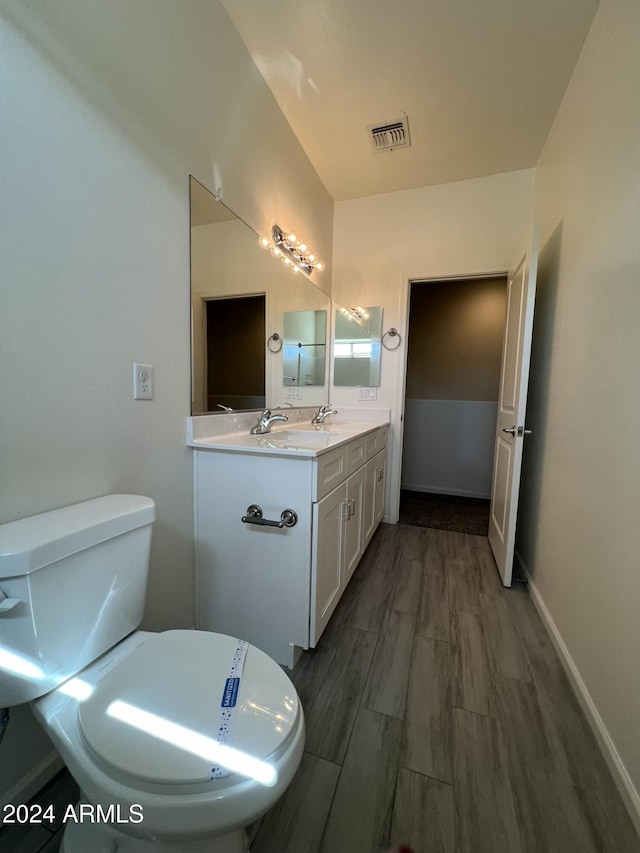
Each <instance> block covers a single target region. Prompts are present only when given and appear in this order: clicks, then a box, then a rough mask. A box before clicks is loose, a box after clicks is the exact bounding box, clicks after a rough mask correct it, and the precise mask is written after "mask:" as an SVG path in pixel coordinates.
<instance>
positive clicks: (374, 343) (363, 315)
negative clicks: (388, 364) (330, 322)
mask: <svg viewBox="0 0 640 853" xmlns="http://www.w3.org/2000/svg"><path fill="white" fill-rule="evenodd" d="M381 345H382V307H381V306H379V305H378V306H377V307H373V308H371V307H369V308H362V307H360V306H358V307H356V308H339V309H338V310H337V311H336V313H335V337H334V342H333V384H334V385H339V386H350V387H357V386H362V387H369V388H373V387H376V386H378V385H380V352H381Z"/></svg>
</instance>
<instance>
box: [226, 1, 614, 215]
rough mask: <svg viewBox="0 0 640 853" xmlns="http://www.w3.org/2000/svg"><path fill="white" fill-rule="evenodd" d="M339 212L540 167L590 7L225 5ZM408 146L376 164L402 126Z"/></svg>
mask: <svg viewBox="0 0 640 853" xmlns="http://www.w3.org/2000/svg"><path fill="white" fill-rule="evenodd" d="M222 4H223V6H224V7H225V9H226V10H227V12H228V14H229V16H230V17H231V20H232V21H233V23H234V26H235V27H236V29H237V31H238V32H239V33H240V36H241V38H242V39H243V41H244V43H245V45H246V46H247V48H248V50H249V52H250V53H251V55H252V56H253V59H254V61H255V63H256V65H257V66H258V68H259V69H260V71H261V73H262V75H263V77H264V78H265V80H266V82H267V84H268V86H269V88H270V89H271V91H272V92H273V95H274V97H275V99H276V101H277V102H278V104H279V106H280V108H281V110H282V111H283V113H284V115H285V116H286V118H287V120H288V122H289V124H290V125H291V127H292V129H293V131H294V133H295V134H296V136H297V137H298V139H299V140H300V143H301V145H302V147H303V148H304V150H305V151H306V154H307V156H308V157H309V160H310V161H311V163H312V164H313V166H314V167H315V169H316V171H317V173H318V175H319V176H320V178H321V180H322V182H323V183H324V185H325V186H326V188H327V190H328V191H329V193H330V195H331V196H332V198H333V199H334V200H336V201H340V200H344V199H351V198H359V197H363V196H369V195H375V194H378V193H386V192H392V191H395V190H404V189H411V188H416V187H423V186H429V185H432V184H440V183H446V182H449V181H459V180H465V179H468V178H475V177H481V176H483V175H492V174H497V173H500V172H508V171H512V170H516V169H526V168H531V167H533V166H535V164H536V162H537V159H538V156H539V154H540V151H541V149H542V146H543V144H544V141H545V139H546V137H547V134H548V132H549V129H550V127H551V124H552V122H553V119H554V117H555V114H556V112H557V109H558V107H559V105H560V101H561V99H562V96H563V93H564V91H565V88H566V86H567V83H568V81H569V79H570V77H571V73H572V71H573V68H574V66H575V64H576V61H577V59H578V55H579V53H580V50H581V48H582V45H583V43H584V40H585V38H586V35H587V32H588V30H589V27H590V25H591V21H592V20H593V16H594V14H595V11H596V9H597V6H598V0H536V2H533V0H398V1H397V2H395V3H383V2H382V0H269V2H256V0H222ZM403 113H404V114H406V115H407V117H408V122H409V132H410V138H411V146H410V147H408V148H397V149H395V150H392V151H388V150H386V151H375V150H374V148H373V145H372V144H371V142H370V140H369V136H368V134H367V126H368V125H372V124H380V123H386V122H389V121H394V120H396V119H398V118H402V115H403Z"/></svg>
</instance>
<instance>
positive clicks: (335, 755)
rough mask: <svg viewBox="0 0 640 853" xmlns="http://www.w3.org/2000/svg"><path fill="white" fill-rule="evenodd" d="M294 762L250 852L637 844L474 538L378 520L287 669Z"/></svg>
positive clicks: (564, 693)
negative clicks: (298, 735) (298, 739)
mask: <svg viewBox="0 0 640 853" xmlns="http://www.w3.org/2000/svg"><path fill="white" fill-rule="evenodd" d="M292 678H293V681H294V683H295V685H296V688H297V689H298V692H299V695H300V697H301V699H302V703H303V706H304V709H305V715H306V723H307V741H306V750H305V755H304V760H303V762H302V765H301V767H300V770H299V772H298V775H297V777H296V779H295V780H294V781H293V783H292V785H291V787H290V789H289V791H288V792H287V793H286V794H285V796H284V797H283V798H282V800H281V801H280V802H279V803H278V805H277V806H276V807H275V808H274V809H273V810H272V811H271V812H270V813H269V814H267V815H266V816H265V817H264V818H263V820H262V822H261V824H260V826H259V828H258V831H257V834H256V835H255V838H254V840H253V843H252V846H251V853H381V851H386V850H387V849H389V848H391V847H393V846H399V845H401V844H403V845H410V846H411V847H412V848H413V850H414V851H415V853H454V852H455V853H640V841H639V839H638V837H637V835H636V833H635V831H634V828H633V825H632V823H631V820H630V819H629V817H628V815H627V812H626V811H625V808H624V806H623V804H622V801H621V799H620V796H619V794H618V792H617V789H616V787H615V785H614V783H613V780H612V778H611V775H610V773H609V770H608V768H607V766H606V764H605V762H604V759H603V757H602V755H601V753H600V752H599V750H598V747H597V746H596V743H595V740H594V738H593V735H592V733H591V730H590V728H589V726H588V724H587V722H586V719H585V718H584V716H583V713H582V711H581V709H580V707H579V706H578V703H577V701H576V699H575V697H574V694H573V692H572V690H571V688H570V686H569V683H568V681H567V678H566V676H565V674H564V671H563V669H562V666H561V664H560V661H559V659H558V657H557V655H556V653H555V651H554V649H553V647H552V645H551V642H550V640H549V637H548V635H547V633H546V631H545V629H544V628H543V626H542V623H541V622H540V620H539V618H538V615H537V613H536V611H535V610H534V607H533V604H532V603H531V601H530V599H529V594H528V591H527V589H526V587H524V586H515V587H514V588H512V589H504V587H503V586H502V584H501V582H500V580H499V576H498V572H497V569H496V567H495V564H494V562H493V557H492V556H491V552H490V549H489V544H488V541H487V539H486V538H485V537H480V536H470V535H466V534H461V533H447V532H444V531H440V530H433V529H428V528H419V527H408V526H404V525H382V526H381V527H380V528H379V530H378V532H377V533H376V535H375V537H374V539H373V540H372V542H371V545H370V546H369V549H368V550H367V552H366V554H365V556H364V557H363V560H362V562H361V564H360V566H359V567H358V569H357V571H356V573H355V574H354V577H353V578H352V581H351V583H350V584H349V586H348V588H347V590H346V592H345V594H344V596H343V598H342V601H341V602H340V604H339V605H338V608H337V610H336V612H335V614H334V616H333V617H332V620H331V622H330V623H329V626H328V627H327V629H326V631H325V633H324V635H323V636H322V638H321V640H320V643H319V645H318V647H317V648H316V650H315V651H310V652H305V654H304V656H303V659H302V660H301V662H300V663H299V665H298V667H297V668H296V670H295V671H294V673H293V676H292Z"/></svg>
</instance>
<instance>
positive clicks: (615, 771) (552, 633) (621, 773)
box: [515, 551, 640, 834]
mask: <svg viewBox="0 0 640 853" xmlns="http://www.w3.org/2000/svg"><path fill="white" fill-rule="evenodd" d="M515 559H516V562H517V563H518V565H519V567H520V569H521V570H522V572H523V574H524V576H525V577H526V578H527V580H528V581H529V589H530V591H531V598H532V600H533V603H534V605H535V608H536V610H537V611H538V614H539V615H540V618H541V619H542V623H543V625H544V626H545V628H546V630H547V633H548V634H549V637H550V639H551V642H552V643H553V646H554V648H555V650H556V652H557V653H558V656H559V658H560V661H561V662H562V665H563V667H564V670H565V672H566V673H567V676H568V678H569V683H570V684H571V687H572V688H573V692H574V693H575V695H576V697H577V699H578V701H579V703H580V706H581V707H582V709H583V710H584V712H585V714H586V717H587V720H588V721H589V725H590V726H591V730H592V731H593V734H594V736H595V738H596V740H597V742H598V745H599V746H600V749H601V751H602V754H603V755H604V758H605V761H606V762H607V765H608V767H609V770H610V771H611V775H612V776H613V779H614V781H615V783H616V786H617V788H618V790H619V791H620V794H621V796H622V799H623V800H624V803H625V806H626V807H627V811H628V812H629V816H630V817H631V820H632V821H633V823H634V825H635V827H636V831H637V832H638V833H639V834H640V794H639V793H638V791H637V789H636V787H635V785H634V784H633V780H632V779H631V777H630V776H629V773H628V772H627V768H626V767H625V766H624V762H623V761H622V758H621V757H620V753H619V752H618V750H617V749H616V746H615V744H614V742H613V740H612V739H611V736H610V734H609V732H608V731H607V727H606V726H605V724H604V720H603V719H602V717H601V716H600V713H599V711H598V709H597V707H596V704H595V702H594V701H593V699H592V698H591V694H590V693H589V691H588V690H587V685H586V684H585V683H584V680H583V678H582V676H581V675H580V670H579V669H578V667H577V666H576V664H575V661H574V660H573V658H572V657H571V654H570V652H569V649H568V648H567V645H566V643H565V642H564V640H563V639H562V635H561V634H560V631H559V630H558V627H557V625H556V623H555V622H554V621H553V618H552V616H551V614H550V613H549V610H548V609H547V606H546V604H545V603H544V600H543V598H542V596H541V595H540V591H539V590H538V588H537V586H536V584H535V582H534V581H533V580H532V579H531V575H530V574H529V572H528V570H527V567H526V565H525V564H524V561H523V560H522V556H521V555H520V554H519V553H518V551H516V553H515Z"/></svg>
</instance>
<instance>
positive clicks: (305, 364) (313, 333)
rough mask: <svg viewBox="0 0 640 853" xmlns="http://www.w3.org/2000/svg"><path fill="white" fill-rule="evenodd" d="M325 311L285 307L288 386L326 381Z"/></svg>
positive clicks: (284, 361)
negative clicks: (290, 309)
mask: <svg viewBox="0 0 640 853" xmlns="http://www.w3.org/2000/svg"><path fill="white" fill-rule="evenodd" d="M326 342H327V312H326V311H286V312H285V315H284V350H283V355H282V370H283V375H282V381H283V384H284V385H285V387H286V386H288V385H297V386H301V385H304V386H309V385H314V386H315V385H322V386H323V385H324V377H325V363H326Z"/></svg>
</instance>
